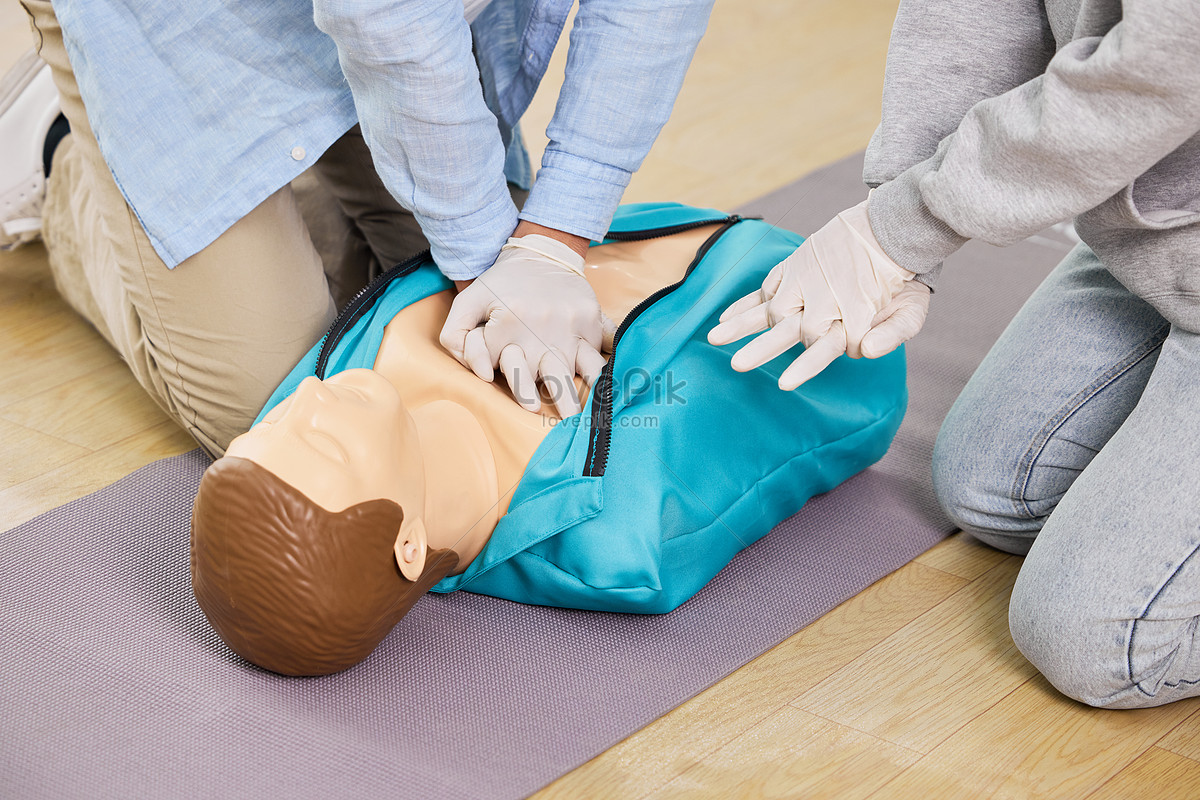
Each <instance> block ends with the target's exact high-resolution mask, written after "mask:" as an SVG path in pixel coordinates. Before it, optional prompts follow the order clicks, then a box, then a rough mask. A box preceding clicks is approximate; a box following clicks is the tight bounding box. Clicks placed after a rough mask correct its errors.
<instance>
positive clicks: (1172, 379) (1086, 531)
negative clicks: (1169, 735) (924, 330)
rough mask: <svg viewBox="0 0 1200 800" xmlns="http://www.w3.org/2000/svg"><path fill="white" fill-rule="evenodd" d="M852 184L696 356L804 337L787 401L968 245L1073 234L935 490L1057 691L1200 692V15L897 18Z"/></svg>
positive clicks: (1019, 9) (1146, 697) (1139, 2)
mask: <svg viewBox="0 0 1200 800" xmlns="http://www.w3.org/2000/svg"><path fill="white" fill-rule="evenodd" d="M864 179H865V181H866V183H867V184H868V185H870V186H872V187H873V189H872V192H871V194H870V196H869V198H868V200H867V201H866V202H865V203H864V204H862V205H860V206H858V207H856V208H854V209H849V210H848V211H846V212H843V213H842V214H839V215H838V217H837V218H835V219H834V220H833V221H832V222H830V223H829V224H828V225H826V226H825V227H824V228H822V229H821V230H820V231H818V232H817V233H816V234H814V235H813V236H812V237H811V238H810V239H808V240H807V241H806V242H805V244H804V245H802V246H801V247H800V248H799V249H798V250H797V251H796V253H794V254H793V255H791V256H789V257H788V258H787V259H786V260H785V261H784V262H782V263H781V264H780V265H779V267H777V268H776V270H775V271H774V272H773V273H772V274H771V275H770V276H768V278H767V280H766V281H765V282H764V284H763V287H762V289H761V290H759V291H758V292H755V293H753V294H752V295H749V296H747V297H746V298H743V299H742V300H740V301H738V303H735V304H734V305H733V306H731V307H730V308H729V309H728V310H727V311H726V313H725V314H724V315H723V316H722V321H721V324H720V325H718V326H717V327H716V328H714V329H713V331H712V332H711V333H710V337H709V338H710V340H711V341H713V342H714V343H718V344H723V343H727V342H731V341H735V340H737V339H740V338H742V337H744V336H748V335H750V334H752V333H757V332H759V331H762V330H766V332H765V333H763V334H761V335H759V336H758V337H756V338H755V339H754V340H752V341H751V342H750V343H749V344H747V345H746V346H744V347H743V348H742V349H741V350H739V351H738V353H737V355H735V357H734V359H733V366H734V368H735V369H750V368H753V367H754V366H756V365H757V364H760V363H762V362H764V361H766V360H769V359H770V358H774V357H776V356H778V355H779V354H781V353H783V352H785V351H787V350H788V349H790V348H791V347H793V346H795V345H796V344H798V343H803V344H804V345H805V347H806V349H805V350H804V352H802V353H801V354H800V355H799V357H798V358H797V359H796V360H795V361H794V362H793V364H792V366H790V367H789V368H788V369H787V370H786V371H785V372H784V373H783V374H782V375H781V377H780V386H781V388H784V389H790V388H794V387H795V386H796V385H799V383H802V382H803V381H804V380H807V379H808V378H810V377H812V376H813V375H815V374H817V373H818V372H820V370H821V369H822V368H823V367H824V365H826V364H828V363H829V362H830V361H832V359H833V358H836V357H837V356H838V355H840V354H841V353H843V352H846V353H849V354H850V355H851V356H856V357H857V356H860V355H861V356H867V357H877V356H879V355H882V354H883V353H885V352H888V351H890V350H892V349H894V348H895V347H897V346H899V344H900V343H901V342H903V341H904V340H906V339H907V338H909V337H910V336H912V335H914V334H915V333H917V331H919V330H920V327H921V325H922V324H923V322H924V319H925V312H926V309H927V308H928V305H929V299H930V291H929V290H930V289H932V288H933V287H934V286H935V285H936V281H937V277H938V273H939V272H940V270H941V264H942V261H943V259H945V258H946V257H947V256H948V255H950V254H951V253H953V252H954V251H955V250H957V249H958V248H959V247H960V246H962V244H963V243H964V242H966V241H967V240H968V239H982V240H984V241H986V242H990V243H992V244H996V245H1006V244H1011V243H1013V242H1017V241H1020V240H1021V239H1023V238H1025V237H1027V236H1030V235H1032V234H1034V233H1036V232H1038V231H1040V230H1042V229H1044V228H1046V227H1048V226H1050V225H1053V224H1055V223H1058V222H1061V221H1065V220H1069V219H1072V218H1074V222H1075V228H1076V230H1077V232H1078V233H1079V236H1080V238H1081V239H1082V242H1081V243H1080V244H1079V245H1078V246H1077V247H1076V248H1075V249H1074V250H1072V252H1071V253H1070V254H1069V255H1067V257H1066V258H1065V259H1064V260H1063V262H1062V263H1061V264H1060V265H1059V266H1058V267H1057V268H1056V269H1055V270H1054V272H1053V273H1052V274H1051V275H1050V276H1049V277H1048V278H1047V279H1046V281H1045V282H1044V283H1043V284H1042V286H1041V287H1039V288H1038V290H1037V291H1036V292H1035V293H1034V295H1033V296H1032V297H1031V298H1030V299H1029V301H1028V302H1027V303H1026V305H1025V306H1024V307H1023V308H1022V310H1021V311H1020V313H1019V314H1018V315H1017V317H1016V318H1015V319H1014V320H1013V322H1012V323H1011V324H1010V326H1009V327H1008V329H1007V330H1006V331H1005V333H1004V334H1003V336H1001V338H1000V340H999V341H998V342H997V343H996V345H995V346H994V347H993V349H992V351H991V352H990V353H989V354H988V356H987V358H986V359H985V360H984V362H983V363H982V364H981V365H980V367H979V369H978V370H977V371H976V373H975V375H974V376H973V377H972V378H971V380H970V382H969V383H968V384H967V386H966V387H965V388H964V390H963V392H962V394H961V396H960V397H959V399H958V401H957V402H956V403H955V405H954V407H953V409H951V411H950V413H949V415H948V416H947V418H946V420H945V422H944V423H943V426H942V430H941V432H940V434H939V436H938V441H937V445H936V447H935V450H934V457H933V462H934V463H933V477H934V486H935V488H936V490H937V493H938V497H939V500H940V501H941V503H942V505H943V506H944V508H945V509H946V511H947V512H948V513H949V514H950V516H951V517H952V518H953V519H954V521H955V522H956V523H958V524H959V525H960V526H961V527H962V528H963V529H964V530H966V531H968V532H969V533H971V534H973V535H974V536H976V537H978V538H979V539H981V540H983V541H984V542H987V543H988V544H991V545H993V546H995V547H998V548H1000V549H1002V550H1005V551H1007V552H1010V553H1017V554H1026V559H1025V563H1024V565H1023V566H1022V569H1021V572H1020V575H1019V576H1018V578H1017V581H1016V585H1015V587H1014V590H1013V595H1012V601H1011V605H1010V610H1009V624H1010V628H1011V631H1012V635H1013V639H1014V641H1015V642H1016V644H1017V646H1018V647H1019V648H1020V649H1021V652H1022V653H1024V654H1025V656H1026V657H1027V658H1028V659H1029V660H1030V661H1031V662H1032V663H1033V664H1034V665H1035V666H1036V667H1037V668H1038V669H1039V670H1041V672H1042V673H1043V674H1044V675H1045V676H1046V678H1047V679H1048V680H1049V681H1050V682H1051V683H1052V684H1053V685H1054V686H1055V687H1057V688H1058V689H1059V690H1060V691H1062V692H1063V693H1064V694H1066V695H1068V696H1070V697H1073V698H1075V699H1077V700H1080V701H1082V702H1084V703H1088V704H1090V705H1094V706H1101V707H1108V708H1138V707H1145V706H1155V705H1161V704H1163V703H1169V702H1171V701H1174V700H1179V699H1182V698H1186V697H1193V696H1197V695H1200V634H1198V631H1200V4H1197V3H1196V2H1195V0H1124V2H1122V0H993V2H989V3H981V2H978V1H977V0H939V2H929V0H911V1H910V0H905V1H904V2H901V4H900V9H899V13H898V15H897V18H896V22H895V26H894V28H893V31H892V39H891V45H890V49H889V52H888V62H887V74H886V79H885V85H884V97H883V109H882V122H881V124H880V125H879V128H878V130H877V131H876V132H875V135H874V136H873V138H872V139H871V142H870V145H869V147H868V149H867V157H866V167H865V171H864Z"/></svg>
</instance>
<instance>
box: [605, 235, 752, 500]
mask: <svg viewBox="0 0 1200 800" xmlns="http://www.w3.org/2000/svg"><path fill="white" fill-rule="evenodd" d="M744 219H760V218H759V217H742V216H740V215H738V214H733V215H730V216H728V217H723V218H718V219H708V220H703V221H699V222H691V223H688V224H686V225H673V226H671V227H667V228H653V229H649V230H645V231H623V232H621V233H612V232H610V233H609V234H608V235H607V237H606V238H607V239H612V240H615V241H639V240H642V239H655V238H658V237H660V236H672V235H674V234H676V233H682V232H683V231H688V230H692V229H694V228H701V227H704V226H706V225H712V224H714V223H718V222H719V223H721V227H720V228H718V229H717V230H715V231H713V233H712V235H711V236H709V237H708V238H707V239H706V240H705V241H704V244H702V245H700V248H699V249H698V250H697V251H696V256H695V257H694V258H693V259H692V262H691V263H690V264H688V267H687V269H686V270H684V273H683V277H682V278H680V279H679V280H678V281H676V282H675V283H673V284H671V285H669V286H664V287H663V288H661V289H659V290H658V291H657V292H655V293H654V294H652V295H650V296H649V297H647V298H646V299H645V300H643V301H642V302H640V303H638V304H637V305H636V306H634V307H633V310H631V311H630V312H629V313H628V314H626V315H625V319H623V320H621V324H620V326H619V327H618V328H617V332H616V334H615V335H614V336H613V349H612V353H611V354H610V355H609V357H608V363H607V364H605V365H604V369H603V370H602V371H601V372H600V377H599V378H597V379H596V385H595V386H594V387H592V418H591V432H590V434H589V437H588V450H587V458H586V459H585V460H584V466H583V474H584V476H586V477H599V476H601V475H603V474H604V470H605V469H606V468H607V467H608V449H609V443H610V437H611V435H612V415H613V408H612V403H613V389H612V381H613V365H614V364H615V363H616V361H617V347H618V345H620V343H621V337H622V336H624V335H625V331H627V330H629V327H630V326H631V325H632V324H633V323H634V321H635V320H636V319H637V318H638V317H639V316H640V315H641V314H642V313H643V312H644V311H645V310H646V309H648V308H650V306H652V305H654V304H655V303H657V302H658V301H659V300H661V299H662V298H664V297H666V296H667V295H669V294H670V293H671V292H673V291H675V290H676V289H678V288H679V287H680V286H682V285H683V283H684V281H686V280H687V279H688V276H690V275H691V274H692V272H693V271H694V270H695V269H696V267H697V265H699V264H700V262H701V261H703V260H704V257H705V256H706V255H708V251H709V250H710V249H711V248H712V246H713V245H715V244H716V243H717V241H718V240H719V239H720V238H721V237H722V236H724V235H725V233H726V232H727V231H728V230H729V229H730V228H732V227H733V226H734V225H736V224H738V223H739V222H741V221H742V220H744Z"/></svg>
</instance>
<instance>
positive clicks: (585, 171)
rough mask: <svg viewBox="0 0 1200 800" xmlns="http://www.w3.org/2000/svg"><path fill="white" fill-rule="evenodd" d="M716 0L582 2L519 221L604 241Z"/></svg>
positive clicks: (676, 91)
mask: <svg viewBox="0 0 1200 800" xmlns="http://www.w3.org/2000/svg"><path fill="white" fill-rule="evenodd" d="M711 9H712V0H642V1H641V2H632V1H631V0H580V3H579V10H578V12H577V13H576V16H575V23H574V26H573V28H572V30H571V40H570V46H569V48H568V54H567V67H566V77H565V80H564V82H563V87H562V91H561V93H560V94H559V98H558V105H557V106H556V108H555V111H554V116H553V118H552V119H551V122H550V125H549V127H548V128H547V130H546V134H547V136H548V137H549V139H550V143H549V145H548V146H547V147H546V150H545V153H544V154H543V157H542V167H541V169H540V170H539V171H538V176H537V180H536V181H535V182H534V185H533V189H532V190H531V192H530V194H529V199H528V200H527V201H526V203H525V205H524V207H523V208H522V210H521V215H520V216H521V218H522V219H526V220H529V221H530V222H536V223H538V224H539V225H545V226H547V227H550V228H556V229H558V230H562V231H566V232H568V233H572V234H575V235H577V236H585V237H587V238H590V239H599V238H601V237H602V236H603V235H604V233H605V232H606V231H607V230H608V226H609V224H610V223H611V221H612V216H613V213H614V212H615V211H616V208H617V205H618V204H619V203H620V202H621V195H622V194H623V193H624V191H625V188H626V186H628V185H629V180H630V178H631V177H632V175H633V173H634V172H636V171H637V169H638V168H639V167H640V166H641V164H642V161H643V160H644V159H645V158H646V154H647V153H648V152H649V151H650V146H651V145H652V144H653V143H654V140H655V139H656V138H657V137H658V133H659V131H660V130H661V129H662V127H663V125H664V124H666V121H667V118H668V117H669V116H670V113H671V109H672V107H673V106H674V103H675V98H676V97H677V96H678V94H679V89H680V87H681V86H682V85H683V78H684V74H685V73H686V71H687V68H688V65H689V64H690V63H691V60H692V55H693V54H694V53H695V50H696V45H697V44H698V43H699V41H700V38H701V36H703V34H704V30H705V27H706V26H707V24H708V15H709V12H710V11H711Z"/></svg>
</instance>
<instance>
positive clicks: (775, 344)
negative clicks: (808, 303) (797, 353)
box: [730, 314, 803, 372]
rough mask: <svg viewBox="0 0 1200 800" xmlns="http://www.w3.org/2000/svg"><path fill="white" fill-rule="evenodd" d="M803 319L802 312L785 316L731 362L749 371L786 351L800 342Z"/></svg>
mask: <svg viewBox="0 0 1200 800" xmlns="http://www.w3.org/2000/svg"><path fill="white" fill-rule="evenodd" d="M802 319H803V317H802V316H801V315H800V314H792V315H791V316H789V317H784V318H783V319H782V320H780V321H779V324H777V325H776V326H775V327H774V328H771V329H770V330H768V331H767V332H766V333H764V334H762V335H761V336H758V337H757V338H755V339H753V340H751V341H750V343H749V344H747V345H745V346H744V347H743V348H742V349H741V350H738V351H737V352H736V353H734V354H733V360H732V361H731V362H730V364H731V365H732V366H733V368H734V369H735V370H737V371H738V372H747V371H749V370H752V369H754V368H755V367H760V366H762V365H763V364H765V363H767V362H768V361H770V360H771V359H773V358H775V357H776V356H778V355H780V354H782V353H786V352H787V351H788V350H790V349H791V348H793V347H795V346H796V345H798V344H799V343H800V328H801V321H802Z"/></svg>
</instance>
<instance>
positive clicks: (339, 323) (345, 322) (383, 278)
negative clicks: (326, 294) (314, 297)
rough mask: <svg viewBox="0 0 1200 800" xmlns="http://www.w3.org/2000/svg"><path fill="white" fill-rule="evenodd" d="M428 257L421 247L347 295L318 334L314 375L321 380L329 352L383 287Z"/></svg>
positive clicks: (373, 301)
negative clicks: (326, 326) (334, 314)
mask: <svg viewBox="0 0 1200 800" xmlns="http://www.w3.org/2000/svg"><path fill="white" fill-rule="evenodd" d="M430 257H431V254H430V252H429V251H428V250H424V251H422V252H420V253H417V254H416V255H415V256H413V257H412V258H407V259H405V260H404V261H401V262H400V263H399V264H397V265H396V266H394V267H392V268H391V269H389V270H388V271H387V272H383V273H380V274H379V275H377V276H376V277H375V280H373V281H371V282H370V283H368V284H367V285H366V286H364V287H363V288H361V289H359V290H358V292H357V293H356V294H355V295H354V297H352V298H350V302H349V303H347V304H346V306H345V308H343V309H342V310H341V311H340V312H338V315H337V318H336V319H334V321H333V324H332V325H330V326H329V330H327V331H326V332H325V335H324V336H322V337H321V349H320V350H318V351H317V365H316V367H314V369H313V374H314V375H316V376H317V377H318V378H321V379H322V380H324V378H325V370H326V369H327V368H328V366H329V356H330V355H332V354H333V350H334V348H335V347H337V345H338V342H340V341H341V340H342V337H343V336H345V335H346V331H348V330H350V329H351V328H353V327H354V323H356V322H358V321H359V320H360V319H362V318H363V315H364V314H366V313H367V312H368V311H370V310H371V307H372V306H374V305H375V302H376V301H377V300H379V298H380V296H381V295H382V294H383V292H384V290H385V289H387V287H388V284H390V283H391V282H392V281H394V280H395V279H396V278H403V277H404V276H405V275H408V274H409V273H410V272H413V271H414V270H416V268H417V267H419V266H421V264H423V263H425V262H426V261H428V260H429V259H430Z"/></svg>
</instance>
